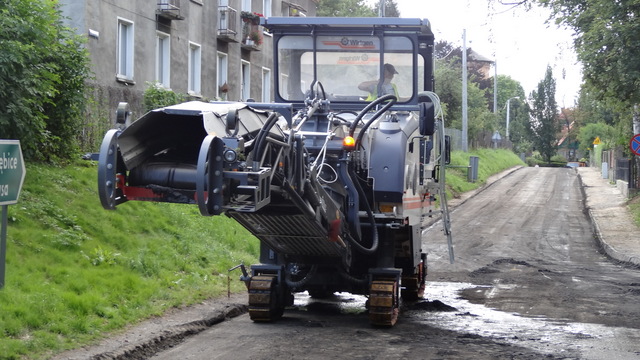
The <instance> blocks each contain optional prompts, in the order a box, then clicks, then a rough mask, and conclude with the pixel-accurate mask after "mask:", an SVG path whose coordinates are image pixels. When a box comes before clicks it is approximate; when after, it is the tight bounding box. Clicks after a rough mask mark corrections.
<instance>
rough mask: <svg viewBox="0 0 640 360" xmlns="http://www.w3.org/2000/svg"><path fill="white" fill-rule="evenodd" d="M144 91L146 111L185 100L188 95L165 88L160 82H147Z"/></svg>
mask: <svg viewBox="0 0 640 360" xmlns="http://www.w3.org/2000/svg"><path fill="white" fill-rule="evenodd" d="M147 85H148V86H147V89H146V90H145V91H144V110H145V112H147V111H151V110H153V109H157V108H161V107H164V106H169V105H175V104H179V103H181V102H184V101H185V99H186V98H187V97H186V95H184V94H180V93H176V92H174V91H172V90H168V89H166V88H164V87H163V86H162V85H161V84H160V83H147Z"/></svg>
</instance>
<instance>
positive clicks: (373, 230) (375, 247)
mask: <svg viewBox="0 0 640 360" xmlns="http://www.w3.org/2000/svg"><path fill="white" fill-rule="evenodd" d="M349 175H350V176H351V178H352V179H356V181H354V182H353V184H354V186H355V187H356V191H357V192H358V194H359V195H360V197H362V198H363V202H364V205H365V211H366V212H367V217H368V218H369V223H370V224H371V236H372V240H373V242H372V244H371V247H370V248H366V247H364V246H363V245H362V244H360V243H359V242H358V241H357V240H356V239H354V238H353V237H352V236H351V235H350V234H349V235H347V241H349V242H350V243H351V244H353V246H354V247H355V248H356V250H358V251H360V252H361V253H363V254H366V255H372V254H374V253H375V252H376V251H377V250H378V244H379V239H378V228H377V227H376V220H375V218H374V217H373V211H372V210H371V206H370V205H369V201H367V198H366V194H365V193H364V190H363V189H362V187H361V186H360V182H359V181H358V179H357V177H356V174H354V173H353V170H352V169H350V170H349Z"/></svg>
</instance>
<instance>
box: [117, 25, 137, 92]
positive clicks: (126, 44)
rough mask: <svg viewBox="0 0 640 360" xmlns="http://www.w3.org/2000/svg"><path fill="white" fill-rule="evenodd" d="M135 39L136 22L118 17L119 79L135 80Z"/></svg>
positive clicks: (124, 80)
mask: <svg viewBox="0 0 640 360" xmlns="http://www.w3.org/2000/svg"><path fill="white" fill-rule="evenodd" d="M123 30H126V31H123ZM134 39H135V24H134V22H133V21H131V20H128V19H125V18H122V17H117V31H116V79H117V80H118V81H122V82H133V79H134V61H135V51H134V49H135V47H134Z"/></svg>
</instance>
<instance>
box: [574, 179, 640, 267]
mask: <svg viewBox="0 0 640 360" xmlns="http://www.w3.org/2000/svg"><path fill="white" fill-rule="evenodd" d="M576 173H577V174H578V181H579V182H580V191H581V192H582V198H583V206H584V210H585V213H586V214H587V215H588V216H589V221H590V222H591V226H592V229H593V235H594V238H595V240H596V244H597V245H598V247H599V248H600V250H601V251H602V252H603V253H604V255H606V256H607V257H608V258H610V259H611V260H613V261H616V262H618V263H620V264H622V265H627V266H632V267H640V258H638V257H637V256H631V255H627V254H624V253H622V252H620V251H618V250H616V249H615V248H614V247H613V246H611V245H609V244H608V243H607V241H606V240H605V239H604V238H605V237H604V235H603V233H602V230H601V229H600V225H599V224H598V221H597V220H596V216H595V215H594V214H593V209H592V208H591V206H589V204H587V190H586V188H587V186H585V184H584V181H583V180H582V175H580V172H579V171H578V170H577V169H576Z"/></svg>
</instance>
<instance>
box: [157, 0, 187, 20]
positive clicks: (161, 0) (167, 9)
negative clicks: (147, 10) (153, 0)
mask: <svg viewBox="0 0 640 360" xmlns="http://www.w3.org/2000/svg"><path fill="white" fill-rule="evenodd" d="M156 14H157V15H158V16H160V17H163V18H165V19H169V20H184V16H182V15H180V0H158V8H157V9H156Z"/></svg>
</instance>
